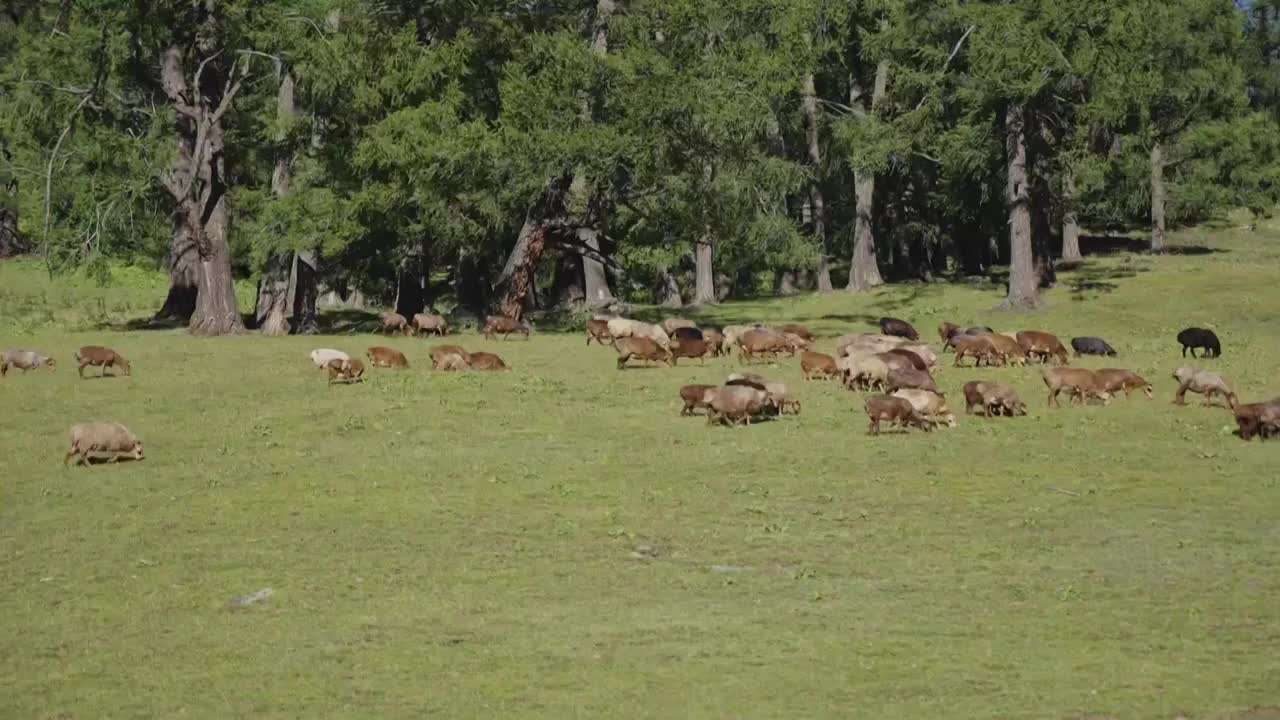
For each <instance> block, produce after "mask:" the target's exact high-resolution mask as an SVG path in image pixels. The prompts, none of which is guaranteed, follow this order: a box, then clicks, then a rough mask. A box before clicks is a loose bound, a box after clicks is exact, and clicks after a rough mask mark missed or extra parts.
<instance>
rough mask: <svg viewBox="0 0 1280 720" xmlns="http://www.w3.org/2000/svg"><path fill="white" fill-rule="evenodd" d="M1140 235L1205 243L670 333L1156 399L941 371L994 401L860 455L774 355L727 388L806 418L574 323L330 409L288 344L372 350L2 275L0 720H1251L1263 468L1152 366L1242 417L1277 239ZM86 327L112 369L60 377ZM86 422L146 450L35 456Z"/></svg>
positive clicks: (1273, 558) (845, 417)
mask: <svg viewBox="0 0 1280 720" xmlns="http://www.w3.org/2000/svg"><path fill="white" fill-rule="evenodd" d="M1178 241H1179V242H1181V243H1182V244H1183V246H1186V247H1190V246H1207V249H1208V250H1211V251H1212V252H1203V251H1199V250H1188V251H1187V252H1184V253H1180V254H1173V255H1169V256H1165V257H1158V258H1153V257H1148V256H1142V255H1129V254H1124V253H1120V254H1116V255H1110V256H1106V257H1098V258H1094V259H1091V260H1090V261H1089V262H1088V263H1087V264H1086V265H1085V266H1084V267H1083V268H1082V269H1081V270H1079V271H1077V272H1074V273H1066V274H1063V276H1062V278H1061V279H1062V284H1061V287H1059V288H1057V289H1055V290H1052V291H1049V292H1048V293H1047V295H1046V297H1047V300H1048V307H1047V309H1046V310H1044V311H1043V312H1040V313H1037V314H1034V315H1011V314H1002V313H998V312H994V311H992V310H991V308H992V307H993V306H995V305H996V304H997V303H998V302H999V300H1000V291H999V289H998V288H993V287H989V286H943V285H927V286H926V285H899V286H893V287H889V288H885V289H883V290H881V291H879V292H876V293H873V294H869V295H866V296H851V295H847V294H844V293H838V294H834V295H830V296H825V297H816V296H815V297H800V298H795V299H780V300H770V301H761V302H752V303H732V304H728V305H725V306H723V307H720V308H717V309H716V310H715V311H714V314H713V315H712V316H711V317H709V318H707V319H708V320H709V321H740V320H754V319H762V320H766V321H772V320H784V319H785V320H794V321H798V322H803V323H807V324H809V325H810V327H812V328H813V329H814V330H816V331H818V332H819V333H821V334H824V335H825V336H826V340H825V341H824V342H820V343H819V348H820V349H827V350H829V349H830V347H831V338H833V337H834V336H835V335H837V334H840V333H844V332H851V331H861V330H870V328H871V326H870V325H869V324H868V322H867V318H869V317H870V318H874V317H875V316H878V315H881V314H892V315H896V316H899V317H904V318H907V319H910V320H911V321H913V322H914V323H915V324H916V325H917V327H919V328H920V329H921V331H922V333H924V334H926V335H928V336H929V337H930V339H933V340H934V346H935V348H936V346H937V343H936V336H935V334H934V330H933V328H935V327H936V326H937V323H938V322H939V321H941V320H944V319H946V320H955V321H957V322H962V323H983V324H990V325H992V326H994V327H996V328H998V329H1005V330H1018V329H1025V328H1040V329H1045V330H1049V331H1052V332H1056V333H1058V334H1059V335H1061V336H1062V337H1064V339H1069V338H1070V337H1071V336H1073V335H1082V334H1093V335H1100V336H1103V337H1105V338H1107V339H1108V340H1109V341H1110V342H1111V343H1112V344H1113V345H1115V346H1116V347H1117V348H1118V349H1119V350H1120V352H1121V356H1120V357H1119V358H1117V359H1112V360H1108V361H1105V362H1104V361H1100V360H1090V359H1086V360H1081V361H1078V363H1077V364H1080V365H1084V366H1088V367H1102V366H1108V365H1109V366H1118V367H1127V368H1130V369H1133V370H1136V371H1138V372H1139V373H1142V374H1144V375H1145V376H1146V377H1147V378H1148V379H1151V380H1152V381H1153V382H1154V383H1155V385H1156V389H1157V396H1156V398H1155V399H1154V400H1147V399H1145V398H1142V397H1135V398H1133V399H1130V400H1121V401H1119V402H1117V403H1115V404H1113V405H1112V406H1110V407H1101V406H1090V407H1083V408H1081V407H1079V406H1076V407H1069V408H1066V409H1062V410H1056V409H1055V410H1048V409H1046V407H1045V397H1044V391H1043V389H1042V387H1043V386H1042V384H1041V381H1040V378H1039V374H1038V373H1039V371H1038V369H1036V368H1026V369H996V370H988V369H985V368H984V369H980V370H974V369H953V368H951V367H947V369H946V370H945V371H943V372H942V373H941V374H940V375H939V377H938V381H939V385H940V386H941V387H942V389H943V390H945V391H947V392H948V394H949V395H950V396H951V398H952V404H953V406H954V405H958V404H961V403H960V396H959V388H960V385H961V384H963V383H964V382H965V381H967V380H971V379H976V378H980V377H992V378H997V379H1003V380H1007V381H1009V382H1012V383H1013V384H1014V385H1015V386H1016V387H1018V389H1019V390H1020V391H1021V392H1022V394H1023V399H1024V400H1026V401H1027V403H1028V405H1029V408H1030V413H1031V414H1030V416H1029V417H1027V418H1019V419H1004V420H993V421H986V420H983V419H980V418H968V417H964V416H961V417H960V421H961V424H960V427H958V428H956V429H954V430H946V429H943V430H941V431H939V432H935V433H932V434H929V435H925V434H923V433H919V432H913V433H911V434H899V433H891V434H887V435H884V436H881V437H879V438H871V437H868V436H866V435H865V431H866V420H865V416H864V415H863V413H862V401H863V396H862V395H861V394H857V393H850V392H848V391H844V390H842V389H840V388H839V387H838V386H837V385H835V384H828V383H810V384H802V383H801V380H800V372H799V368H798V363H797V362H795V361H785V362H782V363H780V364H778V365H775V366H767V367H764V368H762V369H758V371H759V372H762V373H763V374H766V375H768V376H770V377H776V378H779V379H783V380H787V381H793V382H794V383H795V384H796V385H797V386H799V390H798V392H799V395H800V397H801V399H802V401H803V403H804V410H803V413H802V414H801V415H799V416H798V417H786V418H784V419H782V420H780V421H777V422H768V423H762V424H759V425H753V426H751V427H750V428H737V429H730V428H708V427H706V426H705V425H704V423H703V420H702V419H701V418H694V419H690V418H681V417H679V416H678V410H679V407H680V403H679V399H678V398H677V396H676V390H677V389H678V388H679V386H680V385H682V384H685V383H691V382H719V381H721V380H722V379H723V377H724V376H725V374H726V373H728V372H730V371H732V370H736V369H737V368H738V363H737V359H736V358H734V359H732V360H723V359H722V360H715V361H711V362H709V363H708V364H707V365H706V367H698V366H696V365H694V366H692V367H685V366H683V365H682V366H681V367H679V368H677V369H675V370H666V369H652V370H635V371H628V372H617V371H616V370H615V369H614V356H613V354H612V352H611V351H610V350H609V349H608V348H598V347H596V346H595V345H592V346H591V347H590V348H585V347H584V340H583V335H582V334H581V333H580V332H574V333H572V334H570V333H563V334H561V333H553V332H542V333H538V334H536V335H535V336H534V338H533V339H532V340H531V341H529V342H527V343H525V342H520V341H517V340H513V341H510V342H505V343H504V342H489V341H484V340H482V339H480V338H478V337H477V336H476V335H475V334H474V333H465V334H463V335H461V336H460V337H459V338H457V339H458V340H460V341H461V342H462V343H463V344H464V345H465V346H466V347H468V349H483V350H491V351H496V352H498V353H500V354H501V355H502V356H503V357H504V358H506V359H507V361H508V363H509V364H511V365H512V366H513V367H514V371H513V372H510V373H500V374H481V373H473V374H444V373H436V374H433V373H432V372H431V371H430V370H429V369H428V368H429V363H428V361H427V358H426V355H427V348H428V346H429V345H432V344H435V343H434V342H431V341H423V340H417V339H400V338H396V339H391V340H389V341H387V342H386V344H390V345H393V346H395V347H398V348H401V349H403V350H404V351H405V352H406V353H407V354H408V355H409V357H410V361H411V362H412V363H414V366H413V367H412V368H411V369H410V370H409V371H406V372H395V371H385V370H384V371H374V372H372V377H371V379H370V381H369V382H367V383H365V384H363V385H357V386H351V387H327V386H326V384H325V381H324V377H323V375H322V374H321V373H320V372H319V371H317V370H316V369H315V368H313V367H312V366H311V365H310V363H309V361H308V359H307V353H308V351H310V350H311V349H312V348H315V347H326V346H330V347H338V348H342V349H345V350H347V351H349V352H352V353H361V354H362V353H363V351H364V349H365V348H366V347H367V346H369V345H372V344H380V343H382V342H383V341H382V340H381V339H379V338H376V337H374V336H369V335H344V336H337V337H319V338H280V339H277V338H261V337H253V336H247V337H240V338H227V339H212V340H209V339H196V338H192V337H189V336H188V335H186V334H185V333H184V332H181V331H149V332H148V331H142V332H115V331H110V330H98V329H95V327H96V326H97V325H98V324H99V323H113V322H117V321H120V320H123V319H128V318H130V317H137V316H138V315H142V314H145V313H146V312H147V311H149V310H151V309H153V308H154V307H156V306H157V305H158V303H159V301H160V299H161V298H162V294H163V279H160V280H158V281H157V280H155V279H154V278H153V279H148V278H141V279H139V280H138V281H137V282H134V283H132V284H125V287H123V288H122V289H111V290H105V289H97V288H95V287H93V286H92V285H91V284H89V283H86V282H79V281H71V280H58V281H56V282H53V283H50V282H49V281H48V279H47V278H46V277H44V276H43V275H41V274H40V272H39V268H38V267H36V266H33V265H30V264H26V263H22V262H18V263H6V264H0V347H23V348H33V349H38V350H42V351H46V352H49V353H51V354H53V355H54V356H56V358H57V360H58V362H59V365H60V367H59V369H58V370H57V371H56V372H54V373H49V372H32V373H29V374H26V375H24V374H23V373H21V372H16V373H15V372H13V371H11V372H10V374H9V376H8V377H6V378H4V379H3V380H0V407H3V412H2V413H0V617H2V618H3V621H2V622H0V717H3V718H22V719H26V718H55V717H56V718H107V717H165V718H169V717H193V718H195V717H199V718H231V717H254V718H286V717H289V718H295V717H296V718H321V717H324V718H338V717H349V718H369V717H402V718H421V717H478V718H496V717H545V718H567V717H584V718H600V717H651V718H673V717H690V718H726V717H778V718H813V717H841V718H847V717H865V718H1080V717H1089V718H1102V717H1115V718H1166V719H1168V718H1173V717H1175V716H1177V715H1178V714H1179V713H1181V714H1184V715H1185V716H1186V717H1188V718H1259V719H1260V718H1264V717H1265V718H1276V717H1280V708H1277V707H1276V706H1280V522H1278V521H1277V519H1278V518H1280V472H1277V468H1278V467H1280V442H1275V441H1272V442H1268V443H1260V442H1253V443H1244V442H1241V441H1240V440H1239V439H1238V438H1237V437H1234V436H1233V435H1232V434H1231V432H1232V430H1233V429H1234V426H1233V423H1232V420H1231V416H1230V414H1229V413H1228V412H1227V411H1226V410H1222V409H1206V408H1202V407H1200V406H1199V404H1198V398H1193V399H1192V400H1193V402H1192V404H1191V405H1189V406H1188V407H1185V408H1178V407H1175V406H1173V405H1172V404H1170V400H1171V398H1172V396H1173V392H1174V390H1175V387H1176V386H1175V384H1174V382H1173V380H1172V379H1171V378H1170V376H1169V374H1170V372H1171V371H1172V370H1173V369H1174V368H1175V367H1177V366H1178V365H1179V364H1180V363H1181V360H1180V357H1179V348H1178V345H1177V343H1176V342H1175V341H1174V335H1175V334H1176V332H1177V331H1178V330H1179V329H1181V328H1182V327H1184V326H1186V325H1192V324H1195V325H1205V326H1209V327H1213V328H1215V329H1216V331H1217V332H1218V334H1219V335H1220V336H1221V338H1222V340H1223V344H1224V356H1223V357H1222V358H1221V359H1219V360H1209V361H1205V363H1204V364H1205V365H1209V366H1212V367H1214V368H1216V369H1219V370H1220V371H1221V372H1222V373H1223V374H1224V375H1225V376H1226V377H1227V378H1228V379H1229V380H1231V381H1232V382H1234V383H1235V385H1236V387H1237V390H1238V392H1239V393H1240V395H1241V399H1242V400H1257V399H1262V398H1265V397H1273V396H1276V395H1280V376H1278V375H1277V358H1278V357H1280V322H1277V320H1276V315H1275V311H1276V308H1277V306H1280V283H1278V282H1277V269H1278V268H1280V225H1276V224H1272V225H1270V226H1267V227H1264V228H1261V229H1259V231H1257V232H1254V233H1249V232H1243V231H1235V230H1231V229H1223V230H1216V231H1209V230H1205V231H1191V232H1187V233H1185V234H1183V235H1181V236H1179V237H1178ZM1087 249H1088V247H1087V245H1086V250H1087ZM246 307H247V306H246ZM90 343H100V344H107V345H110V346H113V347H115V348H116V349H118V350H119V351H121V352H122V353H123V354H125V355H126V356H127V357H128V358H129V359H130V360H131V361H132V363H133V368H134V372H133V375H132V377H128V378H119V379H107V380H86V381H81V380H79V379H77V377H76V373H75V367H74V364H73V363H72V353H73V352H74V351H75V349H76V348H77V347H79V346H80V345H82V344H90ZM949 357H950V356H947V358H948V361H949ZM1073 362H1074V361H1073ZM1196 362H1197V363H1198V362H1199V361H1196ZM87 419H118V420H121V421H123V422H125V423H126V424H128V425H129V426H130V427H131V428H132V429H133V430H135V431H136V432H137V433H138V434H139V435H140V436H141V437H142V438H143V439H144V441H145V443H146V448H147V459H146V460H145V461H144V462H141V463H120V464H117V465H103V466H98V467H94V468H70V469H64V468H63V466H62V462H61V461H62V456H63V451H64V449H65V433H66V430H67V428H68V426H69V425H70V424H71V423H73V422H76V421H81V420H87ZM263 588H271V589H273V590H274V593H275V594H274V596H272V597H271V598H270V599H268V600H266V601H264V602H261V603H258V604H255V605H252V606H250V607H246V608H242V609H236V610H232V609H228V608H227V607H226V603H227V602H228V601H229V600H231V599H233V598H235V597H239V596H243V595H246V594H248V593H251V592H254V591H256V590H260V589H263ZM1250 708H1252V709H1250ZM1268 708H1271V709H1268Z"/></svg>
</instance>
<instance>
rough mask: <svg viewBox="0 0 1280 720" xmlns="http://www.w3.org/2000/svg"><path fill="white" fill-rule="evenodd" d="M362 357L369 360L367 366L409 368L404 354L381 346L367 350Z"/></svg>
mask: <svg viewBox="0 0 1280 720" xmlns="http://www.w3.org/2000/svg"><path fill="white" fill-rule="evenodd" d="M364 356H365V357H367V358H369V365H370V366H372V367H385V368H407V367H409V359H408V358H406V357H405V356H404V353H402V352H400V351H399V350H393V349H391V348H389V347H383V346H381V345H375V346H373V347H371V348H369V349H368V350H366V351H365V353H364Z"/></svg>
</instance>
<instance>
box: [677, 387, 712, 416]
mask: <svg viewBox="0 0 1280 720" xmlns="http://www.w3.org/2000/svg"><path fill="white" fill-rule="evenodd" d="M715 389H716V386H715V385H685V386H684V387H682V388H680V399H681V400H683V401H684V407H683V408H681V409H680V414H681V415H697V414H698V413H697V412H695V411H696V410H697V409H698V408H705V409H709V408H710V405H709V404H708V401H709V400H710V399H711V398H710V396H709V393H710V392H712V391H714V390H715Z"/></svg>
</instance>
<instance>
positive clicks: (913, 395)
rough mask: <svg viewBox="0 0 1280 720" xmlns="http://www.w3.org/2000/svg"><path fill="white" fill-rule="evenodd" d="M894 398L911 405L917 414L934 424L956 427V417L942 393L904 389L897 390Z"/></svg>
mask: <svg viewBox="0 0 1280 720" xmlns="http://www.w3.org/2000/svg"><path fill="white" fill-rule="evenodd" d="M893 396H894V397H899V398H902V399H903V400H906V401H907V402H909V403H911V407H913V408H915V411H916V412H918V413H920V414H921V415H923V416H924V417H925V418H926V419H928V420H930V421H932V422H934V423H944V424H946V426H947V427H955V426H956V416H955V415H954V414H953V413H952V412H951V410H950V409H948V408H947V399H946V397H945V396H943V395H941V394H940V393H935V392H930V391H928V390H916V389H905V388H904V389H902V390H895V391H894V392H893Z"/></svg>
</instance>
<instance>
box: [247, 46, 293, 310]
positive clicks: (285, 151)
mask: <svg viewBox="0 0 1280 720" xmlns="http://www.w3.org/2000/svg"><path fill="white" fill-rule="evenodd" d="M276 73H277V75H278V76H279V77H280V83H279V86H278V87H277V88H276V120H277V121H278V122H279V124H280V126H281V129H280V130H279V131H278V133H277V135H276V138H275V139H276V143H277V147H276V166H275V169H274V170H273V171H272V172H271V193H272V194H273V195H275V196H276V198H282V197H284V196H285V195H287V194H289V185H290V183H291V180H292V169H291V167H290V164H291V161H292V153H291V152H290V151H289V148H288V147H287V145H286V141H287V140H288V135H287V133H286V132H285V131H284V126H285V125H286V123H288V122H289V121H290V120H292V119H293V86H294V82H293V74H292V73H291V72H289V71H288V70H287V69H285V68H283V67H282V66H281V65H279V64H277V66H276ZM292 266H293V253H290V252H276V253H273V254H272V255H271V256H270V257H269V258H267V267H266V270H265V272H264V273H263V275H262V279H261V280H259V281H258V305H257V308H256V309H255V310H254V322H255V323H256V325H257V327H258V329H259V330H260V331H261V332H262V334H263V335H288V334H289V322H288V320H287V318H288V316H289V313H290V310H291V308H290V307H289V297H290V296H289V275H290V271H291V270H292Z"/></svg>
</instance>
